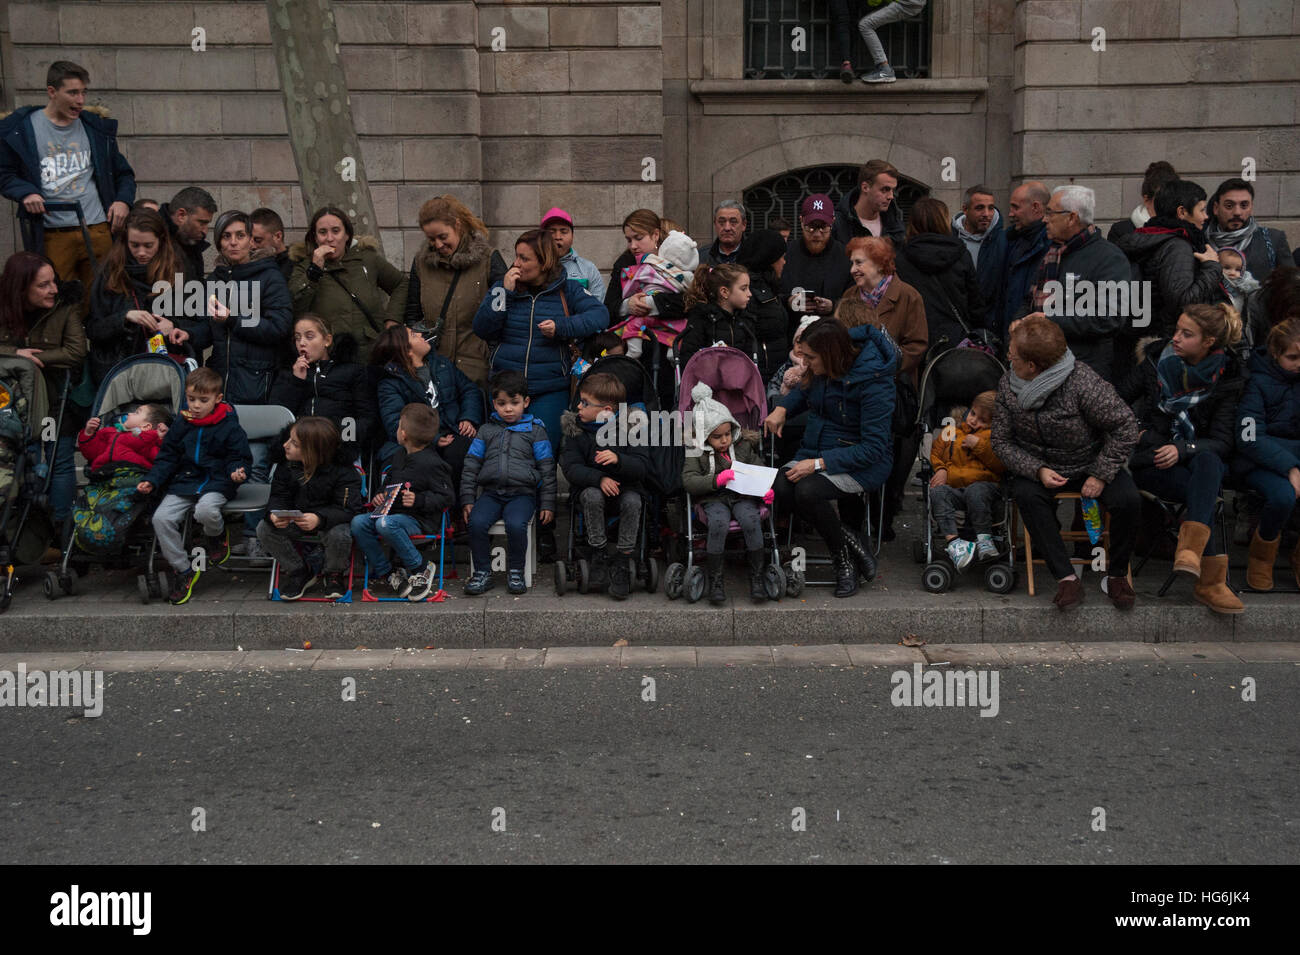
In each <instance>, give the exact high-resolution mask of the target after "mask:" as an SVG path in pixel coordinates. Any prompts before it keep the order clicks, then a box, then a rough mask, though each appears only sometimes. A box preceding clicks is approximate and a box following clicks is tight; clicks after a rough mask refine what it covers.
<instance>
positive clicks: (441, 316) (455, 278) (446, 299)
mask: <svg viewBox="0 0 1300 955" xmlns="http://www.w3.org/2000/svg"><path fill="white" fill-rule="evenodd" d="M460 273H461V269H457V270H456V271H455V272H453V273H452V274H451V284H450V285H448V286H447V294H446V295H444V296H443V298H442V308H441V309H440V310H439V311H438V321H437V322H436V323H435V324H434V326H433V337H434V338H441V337H442V329H443V326H445V325H446V324H447V309H449V308H451V297H452V296H453V295H455V294H456V283H458V282H459V281H460Z"/></svg>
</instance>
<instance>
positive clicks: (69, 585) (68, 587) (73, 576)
mask: <svg viewBox="0 0 1300 955" xmlns="http://www.w3.org/2000/svg"><path fill="white" fill-rule="evenodd" d="M59 586H60V587H62V588H63V592H64V593H65V594H67V595H68V596H69V597H71V596H72V593H73V591H75V590H76V589H77V569H76V568H75V567H69V568H68V572H67V573H66V574H64V575H63V576H62V577H60V578H59Z"/></svg>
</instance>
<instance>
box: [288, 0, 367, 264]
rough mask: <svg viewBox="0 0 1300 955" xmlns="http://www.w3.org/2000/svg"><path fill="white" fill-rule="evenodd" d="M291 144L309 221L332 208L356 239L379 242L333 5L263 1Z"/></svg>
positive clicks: (312, 0) (325, 0) (327, 1)
mask: <svg viewBox="0 0 1300 955" xmlns="http://www.w3.org/2000/svg"><path fill="white" fill-rule="evenodd" d="M266 8H267V16H268V18H269V20H270V22H271V45H272V46H273V47H274V48H275V62H276V68H277V70H278V72H279V74H280V89H281V91H282V92H283V93H284V114H285V119H286V120H287V121H288V125H289V141H290V143H291V144H292V146H293V158H294V162H295V163H296V164H297V166H298V178H299V180H300V182H301V183H302V197H303V202H304V204H305V205H306V207H307V210H306V211H307V215H308V216H310V215H311V214H312V213H313V212H315V211H316V210H317V209H319V208H320V207H321V206H325V205H333V206H338V207H339V208H341V209H343V210H344V211H345V212H347V214H348V215H349V216H350V217H351V218H352V224H353V226H354V228H355V230H356V234H357V235H373V236H375V237H376V238H378V237H379V223H378V221H377V220H376V218H375V206H374V203H373V202H372V201H371V199H370V183H369V181H368V180H367V179H366V173H365V167H364V166H363V164H362V162H361V147H360V144H359V143H358V142H357V131H356V127H355V126H353V124H352V102H351V100H350V98H349V97H348V84H347V79H346V77H344V75H343V64H342V62H341V61H340V60H339V36H338V28H337V26H336V25H335V22H334V6H333V3H332V2H331V0H266Z"/></svg>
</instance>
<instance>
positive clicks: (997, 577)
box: [984, 564, 1016, 594]
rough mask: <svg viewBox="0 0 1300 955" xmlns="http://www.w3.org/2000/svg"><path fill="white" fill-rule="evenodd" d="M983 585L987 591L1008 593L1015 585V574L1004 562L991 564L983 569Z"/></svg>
mask: <svg viewBox="0 0 1300 955" xmlns="http://www.w3.org/2000/svg"><path fill="white" fill-rule="evenodd" d="M984 586H985V588H987V589H988V591H989V593H994V594H1009V593H1011V591H1012V589H1014V588H1015V586H1016V574H1015V571H1013V570H1012V569H1011V568H1010V567H1008V566H1007V565H1006V564H992V565H990V566H989V568H988V570H986V571H984Z"/></svg>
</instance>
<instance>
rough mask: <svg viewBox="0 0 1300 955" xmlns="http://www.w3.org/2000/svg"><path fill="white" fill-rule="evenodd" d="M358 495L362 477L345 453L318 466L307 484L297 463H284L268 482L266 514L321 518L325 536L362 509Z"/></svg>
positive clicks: (321, 530) (341, 452)
mask: <svg viewBox="0 0 1300 955" xmlns="http://www.w3.org/2000/svg"><path fill="white" fill-rule="evenodd" d="M365 504H366V502H365V499H364V498H363V497H362V496H361V475H360V473H358V471H357V469H356V468H354V467H353V466H352V464H351V462H350V461H348V460H346V459H345V454H344V452H343V451H342V450H340V452H339V454H338V455H336V456H335V459H334V460H333V461H331V462H330V463H329V464H324V465H321V466H320V467H318V468H317V469H316V473H315V474H313V475H312V476H311V480H310V481H304V480H303V467H302V462H300V461H286V462H284V463H283V464H281V465H279V466H278V467H277V468H276V469H275V477H274V478H272V479H271V498H270V501H269V502H268V503H267V510H268V511H302V512H303V513H304V514H315V515H317V516H318V517H320V519H321V524H320V527H318V528H317V531H318V532H319V533H322V534H323V533H325V532H326V531H328V530H329V529H330V528H332V527H335V526H337V525H339V524H347V523H349V522H350V521H351V520H352V518H353V517H355V516H356V515H358V514H360V513H361V511H362V510H363V509H364V508H365Z"/></svg>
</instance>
